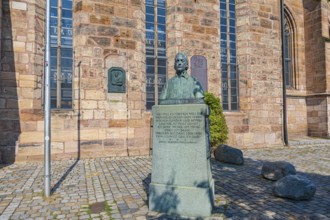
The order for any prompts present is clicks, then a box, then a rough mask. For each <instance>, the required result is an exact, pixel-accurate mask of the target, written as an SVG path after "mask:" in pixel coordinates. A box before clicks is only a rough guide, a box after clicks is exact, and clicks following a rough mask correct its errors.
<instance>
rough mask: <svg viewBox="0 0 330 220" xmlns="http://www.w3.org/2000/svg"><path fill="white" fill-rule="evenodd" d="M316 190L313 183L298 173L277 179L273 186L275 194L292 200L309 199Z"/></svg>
mask: <svg viewBox="0 0 330 220" xmlns="http://www.w3.org/2000/svg"><path fill="white" fill-rule="evenodd" d="M315 192H316V186H315V184H314V183H313V182H312V181H310V180H309V179H308V178H306V177H304V176H300V175H289V176H286V177H283V178H282V179H280V180H278V181H277V182H276V183H275V185H274V188H273V193H274V195H275V196H278V197H284V198H289V199H294V200H309V199H311V198H312V197H313V196H314V194H315Z"/></svg>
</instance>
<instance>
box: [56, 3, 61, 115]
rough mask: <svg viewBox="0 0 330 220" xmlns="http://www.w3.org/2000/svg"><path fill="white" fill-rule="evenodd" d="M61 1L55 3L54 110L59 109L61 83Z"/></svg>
mask: <svg viewBox="0 0 330 220" xmlns="http://www.w3.org/2000/svg"><path fill="white" fill-rule="evenodd" d="M61 41H62V0H58V3H57V79H56V82H57V83H56V108H57V109H60V108H61V99H62V97H61V92H62V91H61V88H62V86H61V83H62V62H61V61H62V60H61V54H62V53H61V51H62V48H61V45H62V42H61Z"/></svg>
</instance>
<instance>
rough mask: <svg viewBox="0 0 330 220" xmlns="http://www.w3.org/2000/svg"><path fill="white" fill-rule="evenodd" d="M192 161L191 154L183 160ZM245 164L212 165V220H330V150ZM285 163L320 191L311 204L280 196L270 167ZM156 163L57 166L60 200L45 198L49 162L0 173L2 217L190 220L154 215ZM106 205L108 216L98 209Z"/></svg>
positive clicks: (286, 151) (302, 150) (294, 150)
mask: <svg viewBox="0 0 330 220" xmlns="http://www.w3.org/2000/svg"><path fill="white" fill-rule="evenodd" d="M183 156H184V155H183ZM244 156H245V165H243V166H235V165H228V164H223V163H219V162H216V161H212V168H213V170H212V172H213V177H214V179H215V190H216V195H215V202H216V207H215V209H214V213H213V215H212V217H211V218H208V219H266V220H267V219H289V220H295V219H297V220H300V219H301V220H308V219H316V220H318V219H330V146H308V147H306V146H305V147H299V146H296V147H287V148H281V149H263V150H261V149H260V150H248V151H245V152H244ZM278 160H285V161H288V162H291V163H293V164H294V165H295V167H296V169H297V171H298V173H299V174H301V175H304V176H307V177H308V178H310V179H311V180H312V181H313V182H314V183H315V184H316V186H317V191H316V194H315V196H314V197H313V199H312V200H310V201H292V200H286V199H282V198H277V197H274V196H273V195H272V185H273V182H272V181H269V180H265V179H263V178H262V177H261V175H260V170H261V166H262V163H263V161H278ZM150 172H151V158H149V157H134V158H100V159H90V160H80V161H74V160H69V161H57V162H53V163H52V185H53V194H52V196H51V197H50V198H45V197H44V196H43V163H16V164H13V165H9V166H3V167H2V168H1V167H0V219H1V220H2V219H13V220H14V219H127V220H129V219H136V220H143V219H188V218H183V217H178V216H168V215H162V214H158V213H155V212H148V207H147V193H146V192H147V191H148V184H149V183H150ZM98 202H105V208H104V210H102V211H101V212H98V213H93V212H92V210H91V205H92V204H95V203H98Z"/></svg>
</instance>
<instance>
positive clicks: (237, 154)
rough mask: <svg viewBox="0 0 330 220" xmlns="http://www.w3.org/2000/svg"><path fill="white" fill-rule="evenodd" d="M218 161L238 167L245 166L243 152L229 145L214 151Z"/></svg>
mask: <svg viewBox="0 0 330 220" xmlns="http://www.w3.org/2000/svg"><path fill="white" fill-rule="evenodd" d="M214 157H215V159H216V160H218V161H220V162H223V163H231V164H237V165H243V164H244V158H243V152H242V151H241V150H239V149H236V148H233V147H230V146H228V145H221V146H219V147H218V148H217V149H216V150H215V151H214Z"/></svg>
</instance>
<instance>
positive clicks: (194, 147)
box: [149, 104, 214, 217]
mask: <svg viewBox="0 0 330 220" xmlns="http://www.w3.org/2000/svg"><path fill="white" fill-rule="evenodd" d="M152 112H153V118H154V130H153V152H152V153H153V161H152V175H151V183H150V186H149V209H150V210H153V211H157V212H161V213H167V214H171V213H174V214H179V215H183V216H192V217H207V216H210V215H211V211H212V207H213V203H214V181H213V178H212V174H211V169H210V160H209V159H208V158H209V155H208V147H207V146H206V144H207V139H206V138H207V136H206V129H205V117H206V115H207V114H208V113H207V112H208V109H207V106H206V105H204V104H186V105H159V106H153V108H152ZM183 155H184V156H183Z"/></svg>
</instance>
